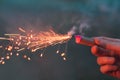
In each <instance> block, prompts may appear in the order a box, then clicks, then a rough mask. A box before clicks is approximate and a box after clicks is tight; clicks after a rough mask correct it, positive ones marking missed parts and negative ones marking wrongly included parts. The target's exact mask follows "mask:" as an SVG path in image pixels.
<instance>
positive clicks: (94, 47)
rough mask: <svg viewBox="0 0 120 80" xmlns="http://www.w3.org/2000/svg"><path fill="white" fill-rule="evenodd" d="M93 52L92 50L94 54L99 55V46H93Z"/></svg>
mask: <svg viewBox="0 0 120 80" xmlns="http://www.w3.org/2000/svg"><path fill="white" fill-rule="evenodd" d="M91 52H92V54H93V55H95V56H97V53H98V46H96V45H95V46H93V47H92V48H91Z"/></svg>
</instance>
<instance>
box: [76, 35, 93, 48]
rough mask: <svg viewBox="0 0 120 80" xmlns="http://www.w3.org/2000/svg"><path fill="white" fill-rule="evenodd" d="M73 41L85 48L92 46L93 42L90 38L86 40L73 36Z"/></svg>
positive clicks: (79, 36) (85, 38)
mask: <svg viewBox="0 0 120 80" xmlns="http://www.w3.org/2000/svg"><path fill="white" fill-rule="evenodd" d="M75 41H76V43H77V44H82V45H86V46H93V45H95V42H94V40H93V39H92V38H87V37H84V36H81V35H75Z"/></svg>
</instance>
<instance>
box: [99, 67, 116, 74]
mask: <svg viewBox="0 0 120 80" xmlns="http://www.w3.org/2000/svg"><path fill="white" fill-rule="evenodd" d="M117 69H118V67H117V66H115V65H104V66H101V67H100V71H101V72H102V73H103V74H107V73H108V72H111V71H116V70H117Z"/></svg>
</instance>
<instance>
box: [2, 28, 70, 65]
mask: <svg viewBox="0 0 120 80" xmlns="http://www.w3.org/2000/svg"><path fill="white" fill-rule="evenodd" d="M19 30H20V31H21V32H22V33H24V35H21V34H5V37H0V40H7V41H9V44H7V45H4V46H3V45H0V48H1V49H3V51H5V52H7V54H6V55H5V56H2V58H1V59H0V63H1V64H5V60H9V59H10V56H12V54H13V51H14V52H16V56H19V53H18V52H21V51H23V50H25V49H28V50H30V51H31V52H35V51H37V50H41V49H43V48H46V47H48V46H54V45H56V44H62V43H66V42H67V41H69V40H70V39H71V37H72V35H70V34H69V35H68V34H65V35H63V34H57V33H55V32H54V31H53V30H49V31H45V32H44V31H41V32H39V33H34V34H33V33H31V32H29V33H28V32H27V31H25V30H24V29H22V28H19ZM57 53H60V52H59V50H58V51H57ZM40 57H43V53H42V54H40ZM61 57H63V60H66V58H65V53H61ZM3 58H4V59H3ZM23 58H24V59H27V60H31V58H30V57H28V56H27V55H24V56H23Z"/></svg>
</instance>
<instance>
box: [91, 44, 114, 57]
mask: <svg viewBox="0 0 120 80" xmlns="http://www.w3.org/2000/svg"><path fill="white" fill-rule="evenodd" d="M91 52H92V54H93V55H95V56H98V57H100V56H114V52H113V51H110V50H106V49H104V48H101V47H99V46H96V45H95V46H93V47H92V48H91Z"/></svg>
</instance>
